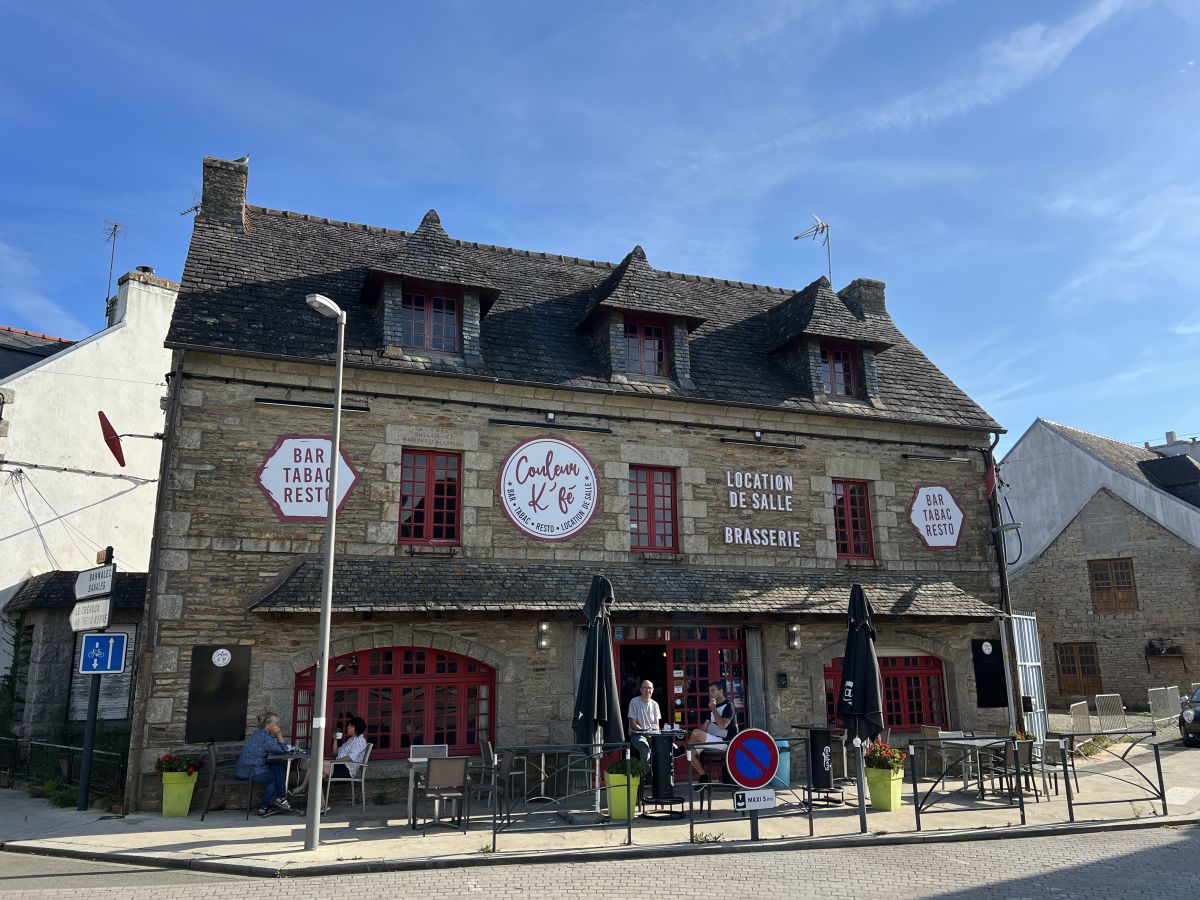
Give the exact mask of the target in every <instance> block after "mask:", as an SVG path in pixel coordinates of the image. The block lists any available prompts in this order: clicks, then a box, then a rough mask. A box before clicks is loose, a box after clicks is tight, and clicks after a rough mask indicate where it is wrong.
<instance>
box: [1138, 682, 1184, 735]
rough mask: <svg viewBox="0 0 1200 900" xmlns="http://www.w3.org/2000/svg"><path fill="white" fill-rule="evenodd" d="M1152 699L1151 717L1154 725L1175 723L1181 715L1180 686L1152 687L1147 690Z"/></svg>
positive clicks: (1159, 726)
mask: <svg viewBox="0 0 1200 900" xmlns="http://www.w3.org/2000/svg"><path fill="white" fill-rule="evenodd" d="M1146 694H1147V696H1148V697H1149V700H1150V717H1151V718H1152V719H1154V726H1155V727H1156V728H1161V727H1163V726H1164V725H1173V724H1174V723H1175V720H1176V719H1177V718H1178V717H1179V686H1178V685H1172V686H1171V687H1165V688H1150V690H1148V691H1147V692H1146Z"/></svg>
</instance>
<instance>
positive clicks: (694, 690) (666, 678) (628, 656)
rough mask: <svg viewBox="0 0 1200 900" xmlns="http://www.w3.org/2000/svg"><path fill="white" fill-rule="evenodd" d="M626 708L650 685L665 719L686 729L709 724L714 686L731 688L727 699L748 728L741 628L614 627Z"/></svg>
mask: <svg viewBox="0 0 1200 900" xmlns="http://www.w3.org/2000/svg"><path fill="white" fill-rule="evenodd" d="M613 644H614V648H615V650H616V656H617V671H618V672H619V673H620V682H621V683H620V688H621V705H622V709H627V708H628V706H629V701H630V699H631V698H632V697H634V696H636V695H637V688H638V684H640V683H641V681H643V680H645V679H649V680H650V681H651V682H653V684H654V699H655V700H656V701H657V702H658V706H659V709H661V710H662V714H663V716H664V718H666V719H667V720H668V721H672V722H674V723H675V724H676V725H679V726H681V727H684V728H695V727H699V726H700V724H701V723H702V722H703V721H704V720H706V719H707V718H708V685H709V683H710V682H712V681H723V682H724V683H725V693H726V696H727V697H728V698H729V699H730V700H731V701H732V702H733V705H734V707H735V708H736V709H737V711H738V719H739V722H740V724H742V725H743V726H744V725H745V724H746V638H745V635H744V633H743V631H742V629H741V628H740V627H739V626H733V625H694V626H691V625H690V626H686V627H678V626H674V625H671V626H667V625H620V624H618V625H614V627H613Z"/></svg>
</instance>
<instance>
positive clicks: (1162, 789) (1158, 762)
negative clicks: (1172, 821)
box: [1150, 729, 1167, 816]
mask: <svg viewBox="0 0 1200 900" xmlns="http://www.w3.org/2000/svg"><path fill="white" fill-rule="evenodd" d="M1150 740H1151V741H1152V742H1153V744H1152V746H1153V747H1154V768H1155V769H1156V770H1157V771H1158V799H1159V800H1161V801H1162V805H1163V815H1164V816H1165V815H1166V814H1167V787H1166V785H1164V784H1163V777H1162V757H1161V756H1160V755H1159V752H1158V731H1157V729H1155V731H1154V733H1152V734H1151V735H1150Z"/></svg>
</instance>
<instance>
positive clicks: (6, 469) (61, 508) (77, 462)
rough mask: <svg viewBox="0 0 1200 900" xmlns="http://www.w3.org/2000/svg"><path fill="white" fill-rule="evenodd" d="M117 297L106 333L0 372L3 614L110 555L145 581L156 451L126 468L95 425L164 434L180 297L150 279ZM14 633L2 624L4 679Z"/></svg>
mask: <svg viewBox="0 0 1200 900" xmlns="http://www.w3.org/2000/svg"><path fill="white" fill-rule="evenodd" d="M118 285H119V287H118V292H117V295H116V297H114V298H112V299H110V300H109V302H108V304H107V310H106V313H107V326H106V327H105V328H104V330H103V331H99V332H97V333H96V334H93V335H91V336H90V337H88V338H84V339H83V340H81V341H78V342H76V343H74V344H68V343H67V342H60V343H61V344H62V346H63V347H64V349H58V348H57V347H50V348H49V349H47V348H45V347H40V348H35V349H37V350H39V351H40V352H38V353H36V354H31V355H29V356H28V359H29V360H30V362H29V363H28V364H27V365H25V366H24V367H23V368H20V369H19V370H17V371H13V372H3V370H0V373H3V374H0V610H3V609H4V606H5V604H6V603H7V602H8V600H9V599H10V598H11V597H12V596H13V595H14V594H15V593H16V592H17V590H18V589H19V588H20V587H21V585H22V584H24V583H25V581H26V580H27V579H29V578H30V577H31V576H34V575H38V574H41V573H44V572H50V571H54V570H73V569H85V568H90V567H91V566H94V565H95V564H96V553H97V551H98V550H102V549H103V548H104V547H105V546H107V545H112V546H113V547H114V548H115V554H116V561H117V566H118V570H119V571H125V572H144V571H146V568H147V563H148V559H149V554H150V535H151V532H152V530H153V517H154V503H155V492H156V488H157V478H158V467H159V456H160V452H161V449H162V447H161V442H160V441H158V440H155V439H153V437H151V438H149V439H147V438H132V437H129V438H124V439H123V441H122V444H123V449H124V454H125V466H124V467H121V466H120V465H118V463H117V461H116V459H115V458H114V457H113V454H112V453H110V452H109V449H108V447H107V446H106V445H105V443H104V440H103V437H102V435H101V430H100V423H99V417H98V413H99V412H100V411H103V412H104V413H105V414H106V415H107V416H108V418H109V419H110V420H111V422H112V424H113V425H114V427H115V428H116V429H117V431H118V432H120V433H122V434H141V435H150V436H153V435H155V434H157V433H159V432H161V431H162V428H163V412H162V409H161V408H160V404H159V400H160V398H161V397H162V396H163V395H164V393H165V391H166V384H165V380H166V379H165V374H166V372H168V371H169V369H170V365H171V354H170V351H168V350H166V349H164V347H163V339H164V337H165V336H166V333H167V326H168V325H169V324H170V321H171V313H172V310H173V309H174V306H175V297H176V294H177V292H178V290H179V286H178V285H177V284H175V283H174V282H172V281H167V280H165V279H163V278H158V277H156V276H155V275H154V274H153V271H152V270H149V269H146V270H139V271H136V272H130V273H128V274H126V275H124V276H122V278H121V279H120V281H119V282H118ZM43 343H45V342H43ZM50 351H54V352H50ZM13 625H14V623H13V620H12V619H11V618H10V617H7V616H3V615H0V674H5V673H7V672H8V671H9V669H10V666H11V662H12V649H13V637H14V633H13Z"/></svg>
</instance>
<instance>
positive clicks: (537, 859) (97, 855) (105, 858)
mask: <svg viewBox="0 0 1200 900" xmlns="http://www.w3.org/2000/svg"><path fill="white" fill-rule="evenodd" d="M1196 825H1200V814H1195V815H1190V816H1179V817H1167V818H1162V817H1158V818H1152V819H1118V820H1116V821H1093V822H1066V823H1061V824H1058V823H1056V824H1052V825H1033V826H1012V827H1004V828H995V829H987V830H979V829H976V830H970V831H942V832H909V833H905V834H883V835H873V834H866V835H838V836H836V837H827V838H808V837H805V838H783V839H774V840H768V841H758V842H754V841H749V840H740V841H731V842H729V843H712V844H682V845H681V844H666V845H659V846H655V845H650V846H644V845H634V846H632V847H629V846H621V847H614V848H612V849H592V850H570V851H568V850H555V851H544V850H543V851H522V852H518V853H513V854H511V855H501V854H496V855H494V856H493V855H471V856H444V857H432V858H431V857H418V858H412V859H375V860H346V861H333V862H323V863H313V864H311V865H305V864H302V863H301V864H296V865H290V866H285V867H274V866H269V865H266V866H263V865H257V866H256V865H250V864H247V863H236V862H225V861H223V860H219V859H181V858H177V857H170V856H157V855H148V854H136V853H116V852H113V851H108V850H83V849H79V850H76V849H73V848H68V847H47V846H41V845H38V844H29V843H24V842H20V841H6V842H0V852H6V853H27V854H30V855H34V856H53V857H62V858H68V859H84V860H90V861H92V862H106V863H117V864H120V865H131V866H144V867H147V868H159V869H188V870H190V871H193V872H210V873H213V874H220V875H241V876H245V877H249V878H315V877H319V876H322V875H360V874H370V873H375V872H406V871H414V870H422V871H424V870H428V869H457V868H464V869H465V868H475V867H477V866H515V865H533V864H547V863H549V864H554V863H589V862H598V861H602V860H613V861H624V860H634V859H636V860H646V859H666V858H669V857H677V856H699V855H715V854H731V853H768V852H774V851H781V850H840V849H849V848H855V847H888V846H906V845H912V844H949V843H963V842H967V841H999V840H1010V839H1011V840H1021V839H1026V838H1037V837H1059V836H1065V835H1077V834H1097V833H1103V832H1109V831H1141V830H1145V829H1149V828H1176V827H1180V826H1183V827H1188V826H1196ZM501 853H502V851H501Z"/></svg>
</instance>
